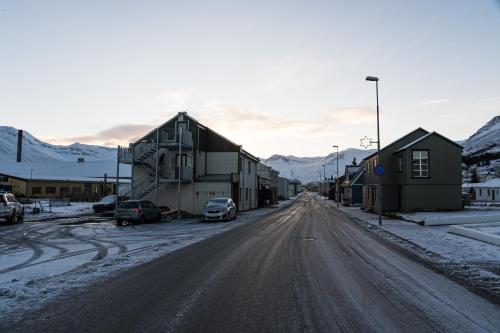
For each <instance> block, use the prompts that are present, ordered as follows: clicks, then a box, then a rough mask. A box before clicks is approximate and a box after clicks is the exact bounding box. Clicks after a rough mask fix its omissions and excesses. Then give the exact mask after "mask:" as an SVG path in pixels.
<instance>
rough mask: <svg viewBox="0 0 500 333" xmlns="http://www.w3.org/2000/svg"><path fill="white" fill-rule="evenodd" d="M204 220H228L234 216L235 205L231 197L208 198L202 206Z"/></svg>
mask: <svg viewBox="0 0 500 333" xmlns="http://www.w3.org/2000/svg"><path fill="white" fill-rule="evenodd" d="M203 218H204V220H205V221H222V220H224V221H228V222H229V221H230V220H233V219H235V218H236V205H235V204H234V202H233V199H231V198H214V199H210V200H209V201H208V202H207V204H206V205H205V207H203Z"/></svg>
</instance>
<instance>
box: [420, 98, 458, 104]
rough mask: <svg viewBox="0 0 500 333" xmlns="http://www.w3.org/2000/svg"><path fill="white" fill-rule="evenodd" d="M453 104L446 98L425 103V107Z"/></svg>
mask: <svg viewBox="0 0 500 333" xmlns="http://www.w3.org/2000/svg"><path fill="white" fill-rule="evenodd" d="M449 102H451V101H450V100H449V99H446V98H441V99H432V100H430V101H425V102H424V105H429V104H441V103H449Z"/></svg>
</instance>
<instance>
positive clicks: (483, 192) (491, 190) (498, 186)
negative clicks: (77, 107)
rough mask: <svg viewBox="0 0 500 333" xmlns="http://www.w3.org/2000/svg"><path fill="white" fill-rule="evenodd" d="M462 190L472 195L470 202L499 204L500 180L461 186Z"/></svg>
mask: <svg viewBox="0 0 500 333" xmlns="http://www.w3.org/2000/svg"><path fill="white" fill-rule="evenodd" d="M462 189H463V191H464V192H468V193H471V194H472V200H476V201H483V202H500V178H495V179H490V180H488V181H486V182H484V183H468V184H463V185H462Z"/></svg>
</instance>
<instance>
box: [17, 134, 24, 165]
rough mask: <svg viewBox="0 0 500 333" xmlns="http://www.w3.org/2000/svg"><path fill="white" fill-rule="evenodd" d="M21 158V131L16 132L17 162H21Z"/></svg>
mask: <svg viewBox="0 0 500 333" xmlns="http://www.w3.org/2000/svg"><path fill="white" fill-rule="evenodd" d="M22 156H23V130H18V131H17V162H21V160H22Z"/></svg>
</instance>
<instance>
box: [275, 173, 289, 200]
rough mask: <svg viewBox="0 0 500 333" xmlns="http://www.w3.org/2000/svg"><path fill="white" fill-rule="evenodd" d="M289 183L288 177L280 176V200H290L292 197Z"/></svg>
mask: <svg viewBox="0 0 500 333" xmlns="http://www.w3.org/2000/svg"><path fill="white" fill-rule="evenodd" d="M288 184H289V183H288V179H286V178H284V177H278V200H288V199H289V198H290V194H289V193H288Z"/></svg>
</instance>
